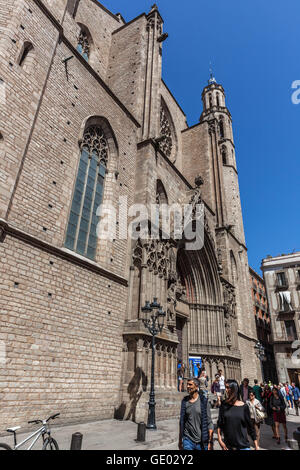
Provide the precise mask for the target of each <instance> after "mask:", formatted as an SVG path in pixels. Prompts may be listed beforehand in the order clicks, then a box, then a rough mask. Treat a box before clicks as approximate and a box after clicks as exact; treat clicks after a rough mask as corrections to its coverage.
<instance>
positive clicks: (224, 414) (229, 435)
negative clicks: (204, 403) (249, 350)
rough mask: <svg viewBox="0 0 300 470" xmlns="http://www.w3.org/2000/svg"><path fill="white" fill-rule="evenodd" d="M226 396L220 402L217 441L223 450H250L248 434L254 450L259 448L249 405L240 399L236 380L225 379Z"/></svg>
mask: <svg viewBox="0 0 300 470" xmlns="http://www.w3.org/2000/svg"><path fill="white" fill-rule="evenodd" d="M225 389H226V396H227V398H226V399H225V400H224V401H223V402H222V404H221V407H220V411H219V419H218V441H219V444H220V446H221V448H222V449H223V450H250V443H249V440H248V435H247V433H248V434H249V435H250V437H251V439H252V440H253V443H254V447H255V450H259V447H258V442H257V436H256V432H255V428H254V426H253V423H252V422H251V418H250V410H249V406H248V405H247V404H245V403H244V402H243V401H241V399H240V387H239V385H238V383H237V382H236V380H226V381H225Z"/></svg>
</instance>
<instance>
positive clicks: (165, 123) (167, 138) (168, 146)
mask: <svg viewBox="0 0 300 470" xmlns="http://www.w3.org/2000/svg"><path fill="white" fill-rule="evenodd" d="M160 135H161V136H162V137H164V139H163V140H162V141H161V142H160V144H159V146H160V149H161V150H162V151H163V152H164V154H165V155H166V156H167V157H169V158H170V156H171V153H172V147H173V142H172V131H171V124H170V121H169V119H168V116H167V113H166V111H165V109H164V107H163V106H161V108H160Z"/></svg>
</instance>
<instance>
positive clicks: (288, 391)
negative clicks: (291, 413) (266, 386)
mask: <svg viewBox="0 0 300 470" xmlns="http://www.w3.org/2000/svg"><path fill="white" fill-rule="evenodd" d="M285 392H286V395H285V396H286V400H287V402H288V407H289V409H292V408H294V404H293V393H292V387H291V386H290V385H289V383H288V382H286V383H285Z"/></svg>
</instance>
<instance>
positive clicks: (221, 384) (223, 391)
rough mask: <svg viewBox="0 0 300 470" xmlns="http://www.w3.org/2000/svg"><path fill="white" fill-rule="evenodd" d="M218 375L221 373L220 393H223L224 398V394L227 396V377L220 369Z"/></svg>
mask: <svg viewBox="0 0 300 470" xmlns="http://www.w3.org/2000/svg"><path fill="white" fill-rule="evenodd" d="M218 373H219V376H220V378H219V383H220V392H221V394H222V396H224V394H225V377H224V375H223V371H222V369H219V370H218Z"/></svg>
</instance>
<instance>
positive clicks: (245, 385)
mask: <svg viewBox="0 0 300 470" xmlns="http://www.w3.org/2000/svg"><path fill="white" fill-rule="evenodd" d="M252 391H253V390H252V387H249V379H247V378H246V379H244V380H243V382H242V383H241V386H240V397H241V399H242V400H243V402H244V403H246V401H247V400H249V393H250V392H252Z"/></svg>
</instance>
